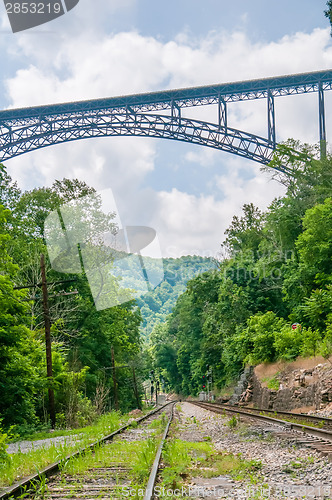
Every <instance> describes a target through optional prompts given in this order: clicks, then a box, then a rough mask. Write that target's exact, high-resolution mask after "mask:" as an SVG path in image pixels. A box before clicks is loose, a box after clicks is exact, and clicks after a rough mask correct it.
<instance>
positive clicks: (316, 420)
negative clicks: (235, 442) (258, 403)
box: [227, 405, 332, 430]
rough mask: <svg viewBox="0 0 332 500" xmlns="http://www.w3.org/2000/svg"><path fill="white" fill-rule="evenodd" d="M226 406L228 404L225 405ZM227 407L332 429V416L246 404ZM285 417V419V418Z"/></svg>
mask: <svg viewBox="0 0 332 500" xmlns="http://www.w3.org/2000/svg"><path fill="white" fill-rule="evenodd" d="M227 406H228V405H227ZM229 408H232V409H236V408H243V409H244V410H246V411H249V412H253V413H259V414H263V415H264V414H268V415H271V416H275V418H277V417H278V416H284V417H286V419H290V420H292V421H293V420H300V421H301V423H302V422H308V423H309V424H313V425H314V426H317V427H319V428H320V429H327V430H332V418H328V417H319V416H317V415H307V414H305V413H294V412H292V411H282V410H268V409H265V408H249V407H248V406H239V407H237V406H229ZM286 419H285V420H286Z"/></svg>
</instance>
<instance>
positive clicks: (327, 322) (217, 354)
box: [150, 141, 332, 395]
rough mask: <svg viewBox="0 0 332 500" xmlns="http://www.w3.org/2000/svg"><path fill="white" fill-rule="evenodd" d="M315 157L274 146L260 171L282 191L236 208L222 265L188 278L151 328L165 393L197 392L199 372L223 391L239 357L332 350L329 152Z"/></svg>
mask: <svg viewBox="0 0 332 500" xmlns="http://www.w3.org/2000/svg"><path fill="white" fill-rule="evenodd" d="M317 157H318V152H317V149H316V148H314V147H309V146H307V145H305V146H301V145H300V144H298V143H295V142H294V141H289V143H288V144H287V145H280V146H278V151H277V153H276V154H275V157H274V159H273V161H272V163H271V164H270V166H269V167H268V169H267V170H268V171H269V172H270V174H271V176H272V177H273V178H274V179H275V180H276V181H278V182H281V183H282V184H283V185H284V186H285V188H286V194H285V196H283V197H281V198H280V199H276V200H274V201H273V203H272V204H271V205H270V207H269V208H268V210H267V211H266V212H265V213H262V212H260V211H259V210H258V209H257V208H255V206H254V205H253V204H247V205H244V207H243V214H242V216H241V217H237V216H235V217H234V218H233V220H232V222H231V224H230V226H229V228H228V229H227V231H226V233H225V237H226V238H225V240H224V241H223V243H222V245H223V249H224V253H225V256H226V258H225V259H224V260H223V262H222V263H221V264H220V268H219V269H218V270H215V271H210V272H206V273H204V274H203V275H201V276H198V277H196V278H194V279H192V280H190V281H189V283H188V285H187V288H186V291H185V293H183V294H182V295H181V296H180V297H179V299H178V301H177V303H176V306H175V309H174V311H173V313H172V314H171V315H170V316H169V318H168V320H167V321H166V322H165V323H164V324H162V325H158V326H156V327H155V328H154V330H153V332H152V334H151V347H150V349H151V352H152V355H153V360H154V366H155V369H156V370H157V371H158V372H159V373H160V375H162V376H163V378H164V379H165V380H166V381H167V382H168V384H169V388H170V389H171V390H174V391H177V392H181V393H183V394H185V395H188V394H194V395H195V394H197V393H198V392H199V391H200V390H201V388H202V376H203V375H205V374H206V372H207V370H209V372H212V377H213V381H214V384H215V387H219V388H221V387H222V386H223V385H225V384H227V383H228V382H230V381H231V380H232V379H233V378H234V377H236V376H237V375H238V374H239V372H240V371H241V370H242V369H243V366H244V365H245V364H247V363H250V364H254V365H255V364H259V363H262V362H272V361H276V360H278V359H286V360H292V359H295V358H296V357H297V356H299V355H302V356H312V355H315V354H317V353H320V354H322V355H323V356H324V357H326V358H328V356H329V355H331V354H332V157H331V156H328V157H327V158H325V159H323V160H318V159H317ZM272 167H273V168H274V169H273V168H272ZM275 169H276V170H275ZM296 323H297V325H296ZM292 325H293V327H292Z"/></svg>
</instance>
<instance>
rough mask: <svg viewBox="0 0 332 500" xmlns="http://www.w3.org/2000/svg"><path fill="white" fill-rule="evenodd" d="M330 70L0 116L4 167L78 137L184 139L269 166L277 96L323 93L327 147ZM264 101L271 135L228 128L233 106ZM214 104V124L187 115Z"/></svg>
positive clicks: (322, 137) (323, 140)
mask: <svg viewBox="0 0 332 500" xmlns="http://www.w3.org/2000/svg"><path fill="white" fill-rule="evenodd" d="M331 88H332V70H326V71H318V72H313V73H302V74H298V75H289V76H281V77H274V78H264V79H260V80H250V81H243V82H236V83H226V84H221V85H211V86H204V87H193V88H187V89H179V90H168V91H162V92H152V93H148V94H136V95H129V96H123V97H113V98H107V99H95V100H90V101H79V102H70V103H64V104H54V105H48V106H36V107H31V108H21V109H9V110H4V111H0V161H2V162H3V161H5V160H8V159H10V158H14V157H15V156H19V155H21V154H24V153H26V152H29V151H33V150H35V149H39V148H43V147H46V146H50V145H52V144H58V143H63V142H68V141H73V140H78V139H84V138H91V137H103V136H141V137H142V136H143V137H157V138H166V139H173V140H179V141H184V142H189V143H194V144H200V145H202V146H208V147H212V148H214V149H218V150H222V151H227V152H230V153H233V154H236V155H239V156H242V157H245V158H249V159H251V160H254V161H257V162H260V163H262V164H268V163H269V162H270V160H271V158H272V155H273V151H274V150H275V148H276V145H277V140H276V119H275V106H274V104H275V103H274V101H275V98H276V97H278V96H287V95H294V94H305V93H311V92H316V93H318V118H319V120H318V122H319V139H320V142H321V144H322V145H323V150H324V145H325V144H326V127H325V105H324V92H325V91H326V90H331ZM253 99H266V101H267V137H266V138H264V137H260V136H257V135H254V134H250V133H247V132H244V131H241V130H237V129H233V128H230V127H229V126H228V119H227V117H228V105H229V103H232V102H239V101H245V100H253ZM207 105H215V106H216V108H217V113H216V118H217V119H216V123H209V122H204V121H201V120H194V119H191V118H186V117H184V116H183V108H189V107H195V106H207Z"/></svg>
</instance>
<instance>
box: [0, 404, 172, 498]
mask: <svg viewBox="0 0 332 500" xmlns="http://www.w3.org/2000/svg"><path fill="white" fill-rule="evenodd" d="M174 405H175V402H171V403H167V404H166V405H164V406H163V407H161V408H158V409H156V410H154V411H152V412H150V413H149V414H147V415H145V416H144V417H141V418H140V419H137V420H136V422H137V428H136V424H135V426H134V427H133V425H132V424H128V425H125V426H123V427H121V428H120V429H118V430H117V431H115V432H113V433H112V434H110V435H108V436H105V437H104V438H102V439H101V440H99V441H97V442H96V443H93V444H92V445H89V446H88V447H87V448H84V449H82V450H79V451H78V452H75V453H73V454H72V455H70V456H68V457H67V458H66V459H65V460H62V461H59V462H57V463H55V464H52V465H51V466H49V467H47V468H45V469H44V470H42V471H40V472H39V474H36V475H34V476H31V477H29V478H26V479H24V480H22V481H20V482H19V483H17V484H15V485H13V486H12V487H9V488H6V489H5V490H3V491H2V492H0V500H8V499H10V498H13V497H16V496H20V498H26V499H33V498H40V497H41V498H43V499H49V500H65V499H75V500H76V499H89V500H91V499H94V498H96V499H98V500H106V499H107V500H109V499H110V498H112V499H113V500H116V499H122V498H124V492H125V493H126V494H125V496H129V497H131V498H132V491H133V490H135V489H136V490H137V485H132V483H131V481H130V477H131V473H132V468H131V466H130V465H128V462H129V463H130V460H128V458H129V457H128V453H127V454H126V450H127V449H129V450H131V453H135V443H136V442H137V443H139V442H141V440H140V439H139V438H138V439H137V440H135V438H134V439H133V434H134V433H135V432H136V434H137V432H138V433H142V434H141V437H142V438H143V439H144V440H148V439H149V434H148V432H149V431H148V432H147V429H148V427H149V424H151V423H152V421H153V420H155V419H156V418H157V417H158V414H159V413H160V412H163V411H165V410H166V412H168V421H167V424H166V426H165V429H164V431H163V435H162V438H161V441H160V444H159V446H158V449H157V452H156V454H155V458H154V462H153V465H152V468H151V471H150V476H149V479H148V482H147V486H146V488H145V491H143V494H142V489H141V488H142V486H140V490H139V497H142V496H143V495H145V496H144V500H152V498H154V496H153V492H154V486H155V483H156V480H157V475H158V469H159V463H160V458H161V454H162V449H163V445H164V442H165V440H166V439H167V435H168V431H169V427H170V424H171V421H172V419H173V411H174ZM143 432H144V433H145V434H143ZM150 432H151V431H150ZM114 438H117V440H116V443H114ZM151 443H152V441H151ZM112 444H116V445H117V453H115V454H114V453H113V452H114V449H112V448H111V445H112ZM122 444H123V446H122V447H121V445H122ZM133 445H134V446H133ZM131 448H132V449H131ZM121 449H122V451H121ZM148 451H149V450H147V452H148ZM150 452H151V450H150ZM142 457H143V458H144V459H145V455H144V454H142ZM143 458H142V459H143ZM75 459H77V460H76V462H75ZM81 459H82V462H83V461H84V460H88V465H87V466H83V467H82V471H81V472H80V471H79V470H75V471H74V473H72V472H71V470H70V467H71V464H74V463H75V464H76V465H74V469H75V467H76V469H77V467H78V469H79V468H80V465H79V464H80V460H81ZM105 461H106V463H105ZM141 484H142V483H141ZM22 495H23V497H22Z"/></svg>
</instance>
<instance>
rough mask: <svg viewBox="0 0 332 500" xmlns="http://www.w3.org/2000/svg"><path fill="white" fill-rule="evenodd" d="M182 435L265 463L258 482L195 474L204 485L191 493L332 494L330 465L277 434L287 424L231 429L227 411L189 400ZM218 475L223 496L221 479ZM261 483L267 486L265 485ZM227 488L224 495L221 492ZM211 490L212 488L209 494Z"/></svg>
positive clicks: (233, 495)
mask: <svg viewBox="0 0 332 500" xmlns="http://www.w3.org/2000/svg"><path fill="white" fill-rule="evenodd" d="M180 418H181V423H180V426H179V431H180V435H179V437H180V439H183V440H186V441H202V440H204V439H206V437H207V436H209V437H210V438H211V440H212V442H213V444H214V446H215V449H216V450H218V451H221V452H228V453H232V454H234V455H237V454H239V453H240V454H241V458H243V459H246V460H259V461H261V463H262V468H261V470H260V471H259V478H260V479H259V482H258V483H257V484H253V482H255V481H256V479H255V481H253V480H251V481H250V478H249V477H248V480H244V481H235V480H234V479H232V478H230V477H226V476H223V477H219V478H214V479H215V481H214V484H212V483H213V481H211V480H205V479H203V478H194V480H193V484H192V486H193V488H194V486H195V485H197V487H198V486H199V487H200V488H201V491H200V493H204V491H205V490H204V484H205V486H206V488H207V489H206V491H205V495H203V494H202V495H200V494H199V492H197V494H196V495H192V498H194V497H196V498H208V497H210V498H229V499H232V498H234V499H238V498H241V499H242V498H243V499H249V498H270V499H274V498H289V499H300V498H311V499H323V498H325V499H332V480H331V478H332V464H331V463H329V462H328V460H327V459H326V458H324V457H322V456H321V455H319V454H318V453H317V452H316V451H314V450H312V449H308V448H305V447H303V446H301V445H300V446H297V445H294V443H292V437H293V436H294V434H292V431H291V432H290V439H289V440H288V439H285V438H281V437H278V436H277V435H274V432H273V431H275V432H276V433H277V432H278V431H279V432H284V431H285V429H284V428H281V427H279V428H278V427H276V426H270V425H267V424H266V423H262V424H260V423H256V422H255V423H254V424H251V423H250V424H249V423H248V422H247V423H246V424H243V423H241V422H240V424H239V425H238V426H237V427H236V428H235V429H234V430H233V429H231V428H230V427H229V426H228V425H227V422H228V421H229V419H230V417H229V416H222V415H218V414H215V413H212V412H210V411H208V410H205V409H203V408H199V407H197V406H194V405H192V404H190V403H182V404H181V412H180ZM216 479H219V484H220V487H219V495H217V493H216V492H217V491H218V484H217V483H218V481H216ZM263 485H265V486H264V487H263ZM222 489H224V493H225V494H224V495H223V494H222V493H220V492H221V491H222ZM209 492H210V493H209Z"/></svg>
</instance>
